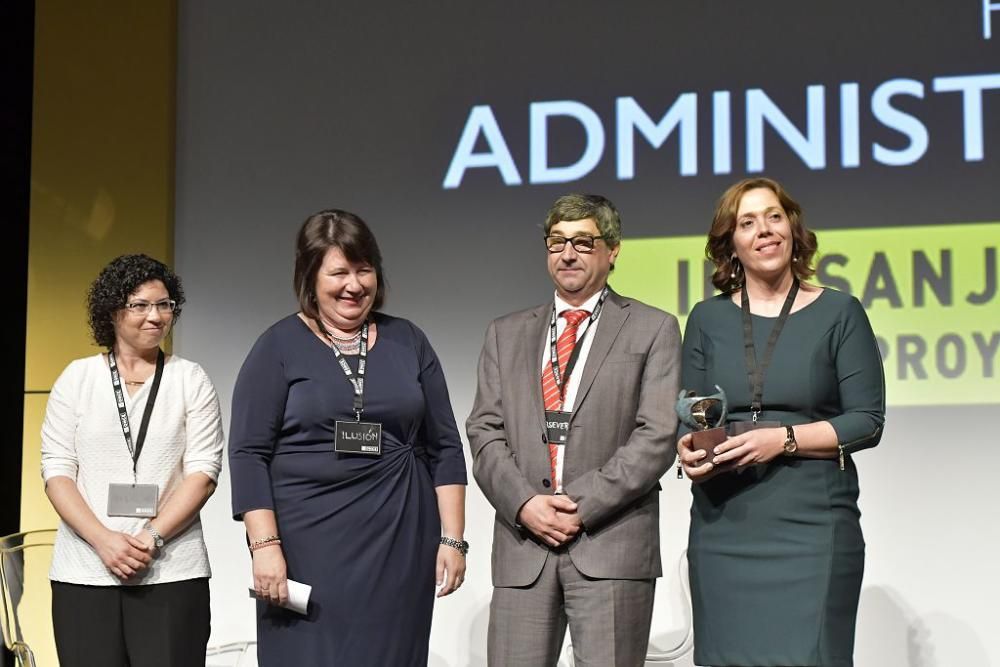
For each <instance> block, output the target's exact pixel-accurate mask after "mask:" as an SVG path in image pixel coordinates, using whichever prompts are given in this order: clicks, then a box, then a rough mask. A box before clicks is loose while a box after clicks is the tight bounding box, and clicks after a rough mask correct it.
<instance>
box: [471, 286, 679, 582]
mask: <svg viewBox="0 0 1000 667" xmlns="http://www.w3.org/2000/svg"><path fill="white" fill-rule="evenodd" d="M551 310H552V304H551V303H548V304H545V305H542V306H538V307H536V308H532V309H530V310H525V311H521V312H517V313H513V314H510V315H506V316H504V317H501V318H499V319H497V320H494V321H493V322H492V323H491V324H490V326H489V329H488V330H487V332H486V342H485V344H484V345H483V351H482V354H481V355H480V358H479V385H478V390H477V392H476V400H475V404H474V405H473V408H472V414H471V415H469V419H468V421H467V422H466V430H467V432H468V436H469V443H470V445H471V447H472V456H473V461H474V462H473V474H474V475H475V477H476V481H477V482H478V483H479V486H480V488H482V490H483V493H484V494H485V495H486V497H487V499H489V501H490V503H491V504H492V505H493V507H494V508H495V509H496V522H495V524H494V529H493V585H494V586H501V587H503V586H527V585H530V584H531V583H532V582H533V581H534V580H535V579H536V578H537V577H538V574H539V572H541V569H542V565H544V563H545V559H546V557H547V555H548V551H549V547H547V546H546V545H545V544H543V543H542V542H540V541H539V540H538V539H537V538H536V537H535V536H534V535H532V534H530V533H529V532H528V531H527V530H525V529H523V528H521V527H519V526H518V525H517V524H516V518H517V513H518V511H519V510H520V509H521V506H522V505H524V503H525V502H527V501H528V500H529V499H530V498H531V497H532V496H534V495H537V494H551V493H552V488H551V486H546V483H547V482H548V480H549V475H550V473H549V457H548V448H547V446H546V445H545V443H544V440H543V438H544V433H545V430H544V409H543V404H542V391H541V368H542V358H543V352H544V348H543V341H544V340H545V336H546V335H547V333H548V326H549V316H550V314H551ZM591 335H594V341H593V343H592V345H591V348H590V353H589V354H588V356H587V362H586V365H585V366H584V368H583V369H582V373H583V375H582V376H581V378H580V387H579V390H578V391H577V395H576V401H575V409H574V411H573V416H572V418H571V420H570V425H569V428H570V432H569V438H568V443H567V445H566V447H567V449H566V454H565V458H564V464H563V480H564V491H565V493H566V495H567V496H569V497H570V498H571V499H572V500H574V501H575V502H576V503H577V504H578V505H579V510H578V511H579V513H580V517H581V519H582V520H583V525H584V531H583V532H582V533H581V534H580V535H579V536H578V537H577V538H576V539H575V540H574V541H573V542H571V543H570V545H569V547H568V550H569V554H570V557H571V558H572V560H573V563H574V565H576V567H577V569H578V570H580V572H582V573H583V574H585V575H587V576H590V577H595V578H601V579H647V578H653V577H658V576H660V574H661V566H660V537H659V498H658V492H659V479H660V477H661V476H662V475H663V473H664V472H666V470H667V469H668V468H669V467H670V465H671V463H673V460H674V456H675V455H676V442H675V437H676V432H677V417H676V415H675V414H674V409H673V404H674V401H675V400H676V398H677V392H678V384H679V378H680V358H681V353H680V329H679V328H678V326H677V320H676V318H674V316H673V315H670V314H668V313H665V312H663V311H661V310H657V309H655V308H651V307H650V306H647V305H645V304H643V303H641V302H639V301H635V300H633V299H628V298H625V297H622V296H619V295H618V294H615V293H614V292H611V293H610V294H609V296H608V299H607V301H606V302H605V304H604V309H603V311H602V312H601V317H600V320H599V321H598V325H597V330H596V331H595V333H594V334H591ZM576 372H580V371H576Z"/></svg>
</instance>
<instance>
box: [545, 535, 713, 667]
mask: <svg viewBox="0 0 1000 667" xmlns="http://www.w3.org/2000/svg"><path fill="white" fill-rule="evenodd" d="M677 580H678V584H679V585H678V588H679V589H680V593H681V609H682V610H683V612H682V613H683V627H680V628H678V629H676V630H674V631H673V632H670V633H669V634H668V635H666V636H657V637H655V638H654V639H653V640H651V641H650V643H649V648H648V649H647V651H646V665H647V667H650V666H656V665H671V666H674V665H677V664H678V663H679V662H681V661H685V662H687V663H688V664H690V660H688V659H689V658H690V656H691V654H692V653H693V652H694V626H693V623H692V612H691V584H690V581H689V580H688V563H687V551H682V552H681V555H680V558H679V559H678V562H677ZM661 644H665V646H662V645H661ZM574 665H575V661H574V660H573V645H572V644H571V643H569V642H567V643H566V646H565V647H564V648H563V652H562V655H561V656H560V659H559V663H558V667H574Z"/></svg>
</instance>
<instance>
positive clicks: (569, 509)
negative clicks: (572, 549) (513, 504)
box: [517, 495, 583, 547]
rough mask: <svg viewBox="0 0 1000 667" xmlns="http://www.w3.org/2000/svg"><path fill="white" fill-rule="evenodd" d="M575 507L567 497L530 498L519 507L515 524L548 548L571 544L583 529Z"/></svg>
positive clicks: (543, 496)
mask: <svg viewBox="0 0 1000 667" xmlns="http://www.w3.org/2000/svg"><path fill="white" fill-rule="evenodd" d="M576 510H577V505H576V503H575V502H573V501H572V500H570V498H569V496H562V495H558V496H548V495H537V496H532V497H531V498H530V499H529V500H528V502H526V503H524V505H522V506H521V509H520V511H518V513H517V522H518V523H519V524H521V525H522V526H524V527H525V528H527V529H528V530H530V531H531V532H532V533H533V534H535V535H536V536H538V538H539V539H540V540H542V541H543V542H545V543H546V544H548V545H549V546H550V547H558V546H562V545H563V544H567V543H568V542H571V541H572V540H573V538H575V537H576V536H577V534H579V532H580V531H581V530H582V529H583V521H582V520H581V519H580V515H579V514H577V511H576Z"/></svg>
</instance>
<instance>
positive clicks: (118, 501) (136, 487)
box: [108, 484, 160, 519]
mask: <svg viewBox="0 0 1000 667" xmlns="http://www.w3.org/2000/svg"><path fill="white" fill-rule="evenodd" d="M159 499H160V488H159V487H158V486H157V485H156V484H109V485H108V516H134V517H143V518H146V519H152V518H153V517H155V516H156V505H157V502H159Z"/></svg>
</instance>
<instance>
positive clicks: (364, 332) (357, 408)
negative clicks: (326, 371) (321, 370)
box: [316, 317, 368, 421]
mask: <svg viewBox="0 0 1000 667" xmlns="http://www.w3.org/2000/svg"><path fill="white" fill-rule="evenodd" d="M316 326H317V327H318V328H319V330H320V331H322V332H323V335H324V336H326V337H327V338H329V339H330V346H331V347H332V348H333V354H334V356H336V357H337V363H338V364H340V368H341V370H343V371H344V375H345V376H347V381H348V382H350V383H351V386H352V387H354V417H355V418H356V419H357V421H361V413H362V412H364V409H365V360H366V359H367V358H368V320H365V323H364V324H362V325H361V347H360V349H359V350H358V372H357V373H356V374H355V373H354V371H352V370H351V365H350V364H348V363H347V359H345V358H344V353H343V352H341V351H340V348H339V347H337V341H336V340H334V338H333V336H332V335H331V334H330V332H329V331H327V330H326V327H325V326H323V322H322V321H320V319H319V318H318V317H317V318H316ZM355 375H357V377H354V376H355Z"/></svg>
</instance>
